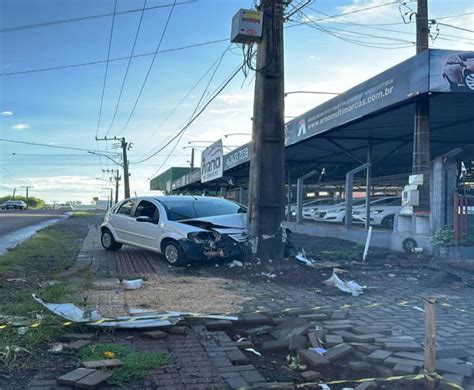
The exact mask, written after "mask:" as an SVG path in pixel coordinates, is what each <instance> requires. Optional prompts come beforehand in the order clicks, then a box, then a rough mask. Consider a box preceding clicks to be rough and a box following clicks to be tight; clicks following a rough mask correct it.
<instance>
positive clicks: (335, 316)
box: [331, 310, 347, 320]
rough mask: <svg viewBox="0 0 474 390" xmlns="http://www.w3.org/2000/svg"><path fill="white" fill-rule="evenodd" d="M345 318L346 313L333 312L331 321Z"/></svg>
mask: <svg viewBox="0 0 474 390" xmlns="http://www.w3.org/2000/svg"><path fill="white" fill-rule="evenodd" d="M346 318H347V311H340V310H334V311H333V312H332V315H331V319H332V320H344V319H346Z"/></svg>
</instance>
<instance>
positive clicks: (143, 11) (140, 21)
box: [105, 0, 147, 137]
mask: <svg viewBox="0 0 474 390" xmlns="http://www.w3.org/2000/svg"><path fill="white" fill-rule="evenodd" d="M146 3H147V0H144V1H143V8H142V13H141V14H140V20H139V21H138V27H137V31H136V32H135V39H134V41H133V46H132V50H131V52H130V56H129V58H128V63H127V68H126V69H125V75H124V76H123V80H122V85H121V87H120V93H119V96H118V99H117V104H116V105H115V110H114V115H113V116H112V120H111V121H110V126H109V129H108V130H107V132H106V133H105V136H106V137H107V135H108V134H109V132H110V129H112V126H113V125H114V121H115V117H116V116H117V111H118V108H119V105H120V101H121V99H122V94H123V90H124V87H125V83H126V81H127V76H128V71H129V70H130V64H131V63H132V58H133V55H134V53H135V47H136V45H137V41H138V36H139V34H140V28H141V26H142V21H143V15H144V14H145V8H146Z"/></svg>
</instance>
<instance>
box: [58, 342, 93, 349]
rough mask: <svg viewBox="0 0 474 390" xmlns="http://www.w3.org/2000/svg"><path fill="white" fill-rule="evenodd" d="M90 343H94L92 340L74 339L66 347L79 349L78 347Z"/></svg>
mask: <svg viewBox="0 0 474 390" xmlns="http://www.w3.org/2000/svg"><path fill="white" fill-rule="evenodd" d="M90 343H92V341H91V340H76V341H73V342H72V343H69V344H66V345H65V347H66V348H67V349H75V350H78V349H81V348H84V347H85V346H87V345H89V344H90Z"/></svg>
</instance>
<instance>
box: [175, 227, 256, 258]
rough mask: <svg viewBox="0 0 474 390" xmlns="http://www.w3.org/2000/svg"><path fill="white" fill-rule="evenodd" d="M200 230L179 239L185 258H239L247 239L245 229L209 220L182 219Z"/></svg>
mask: <svg viewBox="0 0 474 390" xmlns="http://www.w3.org/2000/svg"><path fill="white" fill-rule="evenodd" d="M182 223H186V224H188V225H192V226H195V227H198V228H200V229H201V230H199V231H195V232H191V233H188V234H187V237H186V238H183V239H181V240H180V244H181V247H182V248H183V251H184V253H185V255H186V257H187V258H189V259H193V260H198V259H200V260H202V259H217V258H240V257H242V255H243V253H244V247H245V244H246V242H247V241H248V238H247V233H246V231H245V229H242V228H233V227H227V226H219V225H214V224H213V223H211V222H205V221H197V220H189V221H182Z"/></svg>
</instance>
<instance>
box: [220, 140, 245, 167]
mask: <svg viewBox="0 0 474 390" xmlns="http://www.w3.org/2000/svg"><path fill="white" fill-rule="evenodd" d="M250 145H251V143H250V142H249V143H247V144H245V145H242V146H240V147H239V148H237V149H234V150H233V151H232V152H230V153H227V154H226V155H225V156H224V169H225V170H228V169H231V168H234V167H236V166H238V165H240V164H243V163H245V162H247V161H250Z"/></svg>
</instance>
